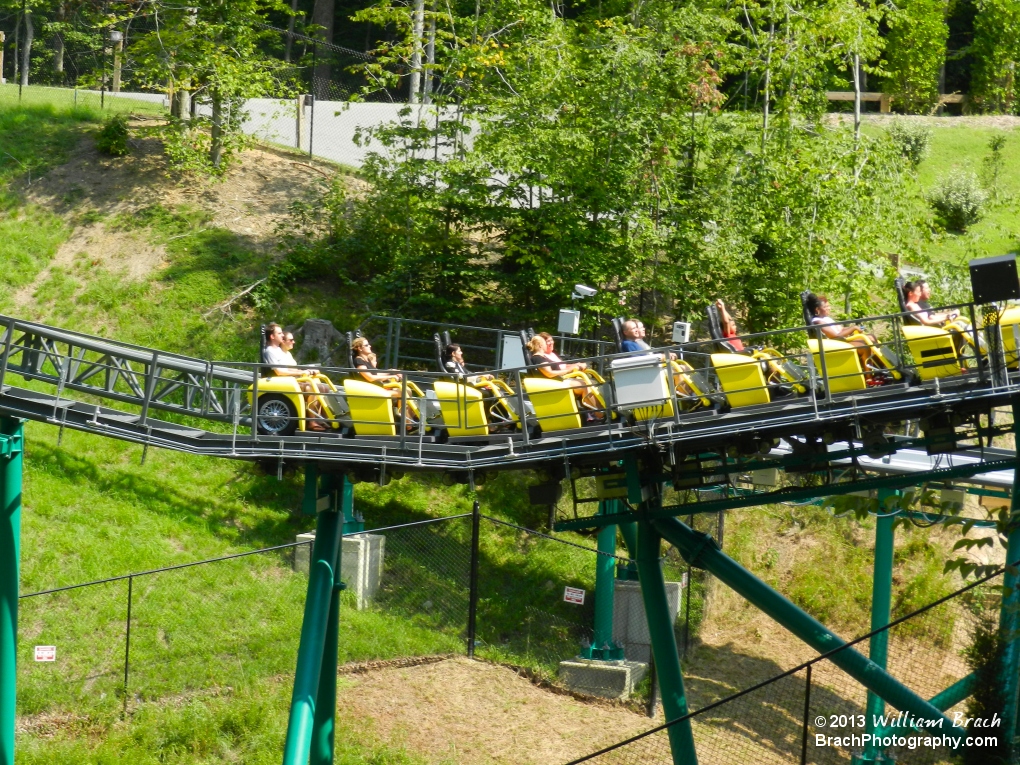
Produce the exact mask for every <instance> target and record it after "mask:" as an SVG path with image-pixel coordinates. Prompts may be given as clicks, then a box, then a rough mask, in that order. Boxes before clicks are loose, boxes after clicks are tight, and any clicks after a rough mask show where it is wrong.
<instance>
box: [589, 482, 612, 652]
mask: <svg viewBox="0 0 1020 765" xmlns="http://www.w3.org/2000/svg"><path fill="white" fill-rule="evenodd" d="M600 505H601V507H600V508H599V512H601V513H602V514H603V515H606V514H608V513H612V512H616V500H612V499H604V500H602V502H601V503H600ZM598 550H599V553H600V555H596V556H595V557H596V561H595V638H594V640H593V642H594V644H595V646H596V647H598V648H599V649H600V650H601V649H602V647H603V646H605V647H606V648H607V649H612V647H613V596H614V594H615V593H614V592H613V589H614V588H615V587H616V526H606V527H605V528H604V529H599V536H598ZM603 658H605V657H603Z"/></svg>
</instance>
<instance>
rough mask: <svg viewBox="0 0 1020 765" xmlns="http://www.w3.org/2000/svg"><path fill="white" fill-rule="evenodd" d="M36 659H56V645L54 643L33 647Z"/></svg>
mask: <svg viewBox="0 0 1020 765" xmlns="http://www.w3.org/2000/svg"><path fill="white" fill-rule="evenodd" d="M35 660H36V661H56V660H57V647H56V646H55V645H37V646H36V647H35Z"/></svg>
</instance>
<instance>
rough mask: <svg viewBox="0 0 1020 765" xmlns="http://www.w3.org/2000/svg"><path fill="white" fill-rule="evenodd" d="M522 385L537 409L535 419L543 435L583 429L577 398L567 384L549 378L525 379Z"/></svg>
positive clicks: (522, 380)
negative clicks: (558, 431)
mask: <svg viewBox="0 0 1020 765" xmlns="http://www.w3.org/2000/svg"><path fill="white" fill-rule="evenodd" d="M521 384H523V385H524V392H525V393H527V394H528V398H529V399H531V405H532V406H534V407H535V417H537V418H538V424H539V425H541V426H542V432H543V433H552V432H554V431H557V430H572V429H575V428H579V427H581V415H580V414H578V411H577V398H576V397H575V396H574V390H573V388H571V387H570V386H569V385H567V383H565V382H561V381H560V380H551V379H549V378H548V377H523V378H521Z"/></svg>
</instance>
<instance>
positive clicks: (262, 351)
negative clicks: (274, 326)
mask: <svg viewBox="0 0 1020 765" xmlns="http://www.w3.org/2000/svg"><path fill="white" fill-rule="evenodd" d="M268 345H269V339H268V338H267V337H266V325H265V324H263V325H262V326H260V327H259V363H260V364H265V363H266V362H267V361H269V359H267V358H266V346H268ZM272 373H273V370H272V367H266V366H262V367H259V375H270V374H272Z"/></svg>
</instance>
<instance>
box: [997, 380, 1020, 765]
mask: <svg viewBox="0 0 1020 765" xmlns="http://www.w3.org/2000/svg"><path fill="white" fill-rule="evenodd" d="M1013 438H1014V439H1015V443H1016V444H1017V446H1018V447H1020V401H1018V400H1016V399H1014V401H1013ZM1017 455H1018V456H1020V448H1018V449H1017ZM1008 530H1009V535H1008V537H1007V542H1006V573H1005V575H1004V576H1003V578H1002V606H1001V609H1000V611H999V635H1000V637H1001V640H1002V648H1003V650H1002V668H1001V673H1002V674H1001V678H1002V696H1003V700H1004V702H1005V703H1004V704H1003V708H1002V733H1003V736H1005V738H1006V741H1007V742H1008V743H1009V751H1010V763H1013V762H1016V756H1015V754H1014V752H1015V751H1016V749H1017V746H1016V739H1017V715H1018V713H1017V707H1018V701H1017V694H1018V692H1020V459H1018V460H1017V465H1016V467H1015V468H1014V469H1013V496H1012V498H1011V499H1010V503H1009V528H1008ZM1015 564H1016V565H1015Z"/></svg>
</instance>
